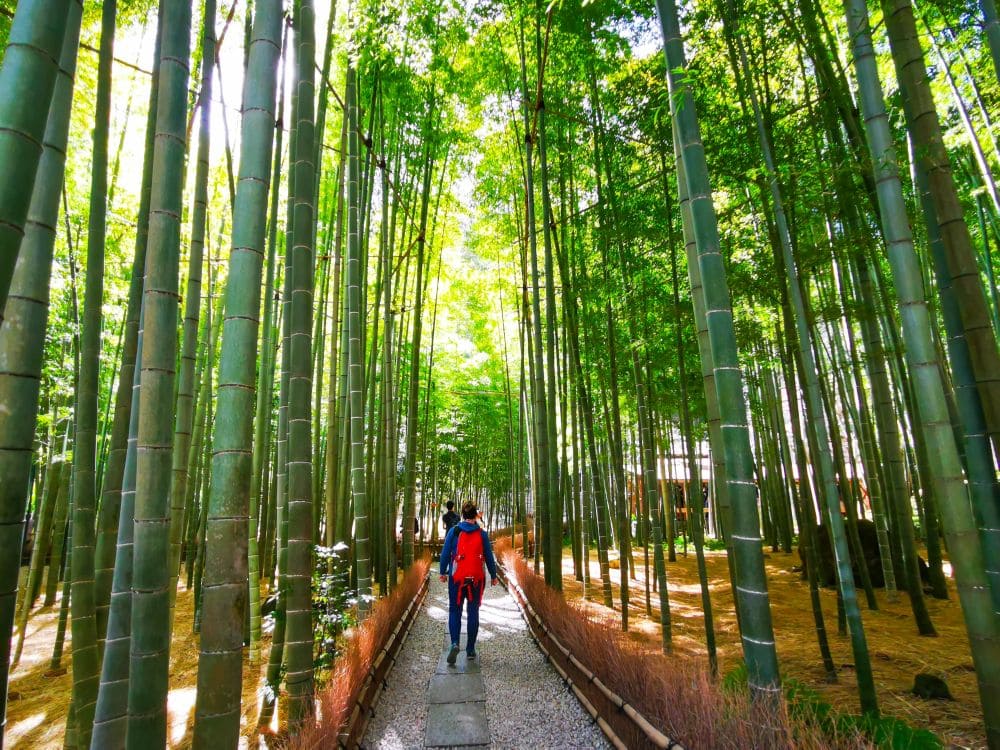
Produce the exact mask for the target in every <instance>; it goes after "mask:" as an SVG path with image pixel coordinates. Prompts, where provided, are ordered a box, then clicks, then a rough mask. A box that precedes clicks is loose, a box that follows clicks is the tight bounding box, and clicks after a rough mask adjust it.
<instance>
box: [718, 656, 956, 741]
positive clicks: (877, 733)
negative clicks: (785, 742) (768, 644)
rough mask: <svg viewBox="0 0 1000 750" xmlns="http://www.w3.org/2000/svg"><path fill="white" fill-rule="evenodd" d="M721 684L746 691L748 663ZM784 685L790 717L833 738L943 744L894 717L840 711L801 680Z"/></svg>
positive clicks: (723, 679) (727, 675) (730, 673)
mask: <svg viewBox="0 0 1000 750" xmlns="http://www.w3.org/2000/svg"><path fill="white" fill-rule="evenodd" d="M722 687H723V689H725V690H727V691H730V692H745V691H746V688H747V668H746V665H745V664H743V663H741V664H740V665H739V666H737V667H735V668H733V669H732V670H730V671H729V672H728V673H727V674H726V675H725V677H723V678H722ZM782 687H783V688H784V691H785V701H786V704H787V706H788V713H789V715H790V716H791V718H792V719H794V720H798V721H802V722H805V723H808V724H813V725H818V726H819V727H820V728H821V729H822V730H823V732H824V733H825V734H826V735H828V736H830V737H850V736H852V735H854V734H860V735H862V736H864V737H865V738H866V739H867V740H869V741H871V742H872V743H874V745H875V746H876V747H879V748H884V749H885V750H938V748H942V747H944V745H943V743H942V742H941V740H940V738H938V737H937V735H935V734H934V733H933V732H930V731H928V730H926V729H915V728H914V727H912V726H910V725H909V724H907V723H906V722H905V721H903V720H902V719H898V718H896V717H894V716H871V715H862V716H859V715H856V714H842V713H839V712H837V711H835V710H834V709H833V707H832V706H831V705H830V704H829V703H828V702H827V701H826V700H824V698H823V696H821V695H820V694H819V693H818V692H817V691H815V690H813V689H812V688H810V687H808V686H806V685H804V684H802V683H801V682H799V681H798V680H795V679H789V678H785V680H784V681H783V682H782Z"/></svg>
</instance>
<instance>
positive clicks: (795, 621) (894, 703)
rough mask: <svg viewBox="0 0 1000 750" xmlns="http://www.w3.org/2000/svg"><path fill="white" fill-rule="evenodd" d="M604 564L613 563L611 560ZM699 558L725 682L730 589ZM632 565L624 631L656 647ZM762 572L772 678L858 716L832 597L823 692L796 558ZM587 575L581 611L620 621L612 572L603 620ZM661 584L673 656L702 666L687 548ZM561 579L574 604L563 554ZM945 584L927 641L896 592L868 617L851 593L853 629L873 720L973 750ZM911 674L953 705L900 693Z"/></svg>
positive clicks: (731, 623)
mask: <svg viewBox="0 0 1000 750" xmlns="http://www.w3.org/2000/svg"><path fill="white" fill-rule="evenodd" d="M612 556H613V557H614V553H612ZM706 558H707V559H706V564H707V568H708V575H709V580H710V586H709V589H710V592H711V597H712V608H713V613H714V619H715V632H716V642H717V648H718V656H719V662H720V664H719V671H720V674H725V673H726V672H727V671H729V670H730V669H732V668H733V667H734V666H736V664H737V663H738V661H739V660H740V659H741V658H742V653H741V650H740V643H739V638H738V634H737V629H736V617H735V612H734V609H733V597H732V590H731V588H730V586H729V575H728V569H727V565H726V558H725V555H724V553H722V552H706ZM635 561H636V567H637V570H636V573H637V580H633V581H632V582H631V584H630V596H629V600H630V606H629V619H630V627H629V632H630V634H631V635H632V637H633V638H634V639H636V640H638V641H641V642H644V643H647V644H648V645H650V646H651V647H653V648H659V644H660V624H659V606H658V605H659V594H658V593H656V592H651V594H650V605H651V606H650V614H647V611H646V594H645V577H644V571H643V555H642V551H641V550H640V549H637V550H636V552H635ZM765 563H766V565H767V573H768V590H769V593H770V598H771V611H772V613H773V619H774V628H775V640H776V643H777V649H778V659H779V663H780V666H781V670H782V676H783V677H793V678H795V679H797V680H799V681H800V682H803V683H805V684H807V685H809V686H811V687H812V688H814V689H816V690H817V691H819V692H820V693H821V694H822V695H823V696H824V697H825V698H826V700H828V701H829V702H830V703H831V704H832V705H833V706H835V707H836V708H837V709H839V710H841V711H844V712H848V713H858V712H859V704H858V698H857V689H856V686H857V682H856V679H855V672H854V658H853V656H852V654H851V646H850V641H849V639H848V638H847V636H846V635H838V634H837V597H836V593H835V592H834V590H833V589H824V590H822V592H821V597H822V601H823V613H824V615H825V619H826V628H827V633H828V634H829V640H830V649H831V651H832V653H833V658H834V662H835V663H836V665H837V669H838V681H837V683H836V684H829V683H827V682H826V680H825V674H824V670H823V666H822V662H821V660H820V656H819V647H818V646H817V645H816V637H815V632H816V631H815V624H814V620H813V615H812V608H811V606H810V603H809V586H808V583H807V582H806V581H804V580H803V579H802V578H801V576H800V574H799V573H798V572H795V571H793V570H792V568H793V566H797V565H799V557H798V554H797V553H792V554H786V553H782V552H777V553H773V552H766V554H765ZM612 565H613V568H617V565H618V561H617V560H616V559H613V560H612ZM652 565H653V563H652V552H650V561H649V566H650V578H651V579H653V578H655V576H654V575H653V574H652ZM590 569H591V574H592V576H593V580H594V583H593V584H591V585H590V586H589V587H588V589H587V599H588V603H587V605H586V606H587V609H588V611H589V612H590V613H591V614H592V615H593V616H594V617H595V618H610V619H611V620H613V621H615V622H620V618H621V614H620V609H619V607H620V604H619V602H620V599H619V583H620V580H621V578H620V575H619V571H618V570H617V569H612V570H611V578H612V582H613V589H614V601H615V611H614V612H609V611H608V610H607V608H605V607H604V606H603V604H602V603H601V602H602V592H601V589H600V577H599V575H600V571H599V568H598V565H597V556H596V553H594V552H593V551H592V553H591V564H590ZM667 577H668V590H669V594H670V612H671V623H672V625H671V628H672V632H673V643H674V648H675V650H677V651H682V652H687V653H691V654H700V655H703V656H705V658H706V659H707V651H706V650H705V646H704V643H705V625H704V618H703V617H702V610H701V587H700V586H699V583H698V569H697V566H696V560H695V555H694V549H693V548H692V549H691V550H690V552H689V554H688V556H687V557H686V558H685V557H683V556H682V554H681V551H680V549H678V553H677V562H676V563H668V565H667ZM563 580H564V589H565V593H566V595H567V597H570V598H575V599H576V600H578V601H579V600H581V599H582V596H583V584H582V583H580V582H579V581H577V580H575V579H574V576H573V560H572V557H571V556H570V553H569V550H566V551H565V556H564V558H563ZM949 583H950V584H951V590H950V592H949V593H950V594H951V598H950V599H949V600H948V601H942V600H937V599H933V598H930V597H928V598H927V606H928V609H929V610H930V615H931V618H932V620H933V622H934V626H935V627H936V628H937V631H938V636H937V637H936V638H931V637H921V636H919V635H918V634H917V630H916V627H915V626H914V625H913V618H912V615H911V613H910V605H909V599H908V598H907V597H906V595H905V594H903V593H900V594H899V595H898V596H897V600H896V601H895V602H889V601H888V599H887V596H886V593H885V591H884V590H882V589H877V590H876V597H877V599H878V605H879V610H878V611H871V610H868V609H867V608H866V607H865V604H864V596H863V593H862V594H860V598H861V600H862V604H861V606H862V620H863V622H864V626H865V633H866V635H867V639H868V649H869V652H870V654H871V656H872V669H873V670H874V673H875V684H876V687H877V689H878V697H879V702H880V708H881V711H882V713H883V714H885V715H891V716H896V717H899V718H901V719H904V720H905V721H907V722H908V723H910V724H911V725H913V726H917V727H921V728H926V729H930V730H931V731H933V732H935V733H937V734H938V735H939V736H940V737H941V738H942V740H943V741H944V742H945V744H946V745H948V746H949V747H954V748H981V747H985V746H986V736H985V733H984V730H983V724H982V712H981V709H980V704H979V696H978V692H977V686H976V675H975V672H974V671H973V666H972V657H971V655H970V653H969V641H968V637H967V635H966V632H965V625H964V623H963V620H962V610H961V607H960V606H959V604H958V599H957V595H956V593H955V589H954V582H953V581H949ZM651 585H652V580H651ZM918 672H930V673H932V674H935V675H938V676H940V677H943V678H944V679H945V680H946V681H947V683H948V687H949V688H950V689H951V693H952V695H953V696H954V697H955V700H954V701H941V700H923V699H920V698H917V697H916V696H914V695H913V694H912V693H911V692H910V689H911V688H912V686H913V677H914V675H916V674H917V673H918Z"/></svg>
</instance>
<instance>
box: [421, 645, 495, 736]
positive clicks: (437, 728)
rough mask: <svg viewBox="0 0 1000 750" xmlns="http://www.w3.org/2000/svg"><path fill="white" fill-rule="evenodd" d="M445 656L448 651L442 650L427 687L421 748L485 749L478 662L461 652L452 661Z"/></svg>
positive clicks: (487, 731) (486, 729)
mask: <svg viewBox="0 0 1000 750" xmlns="http://www.w3.org/2000/svg"><path fill="white" fill-rule="evenodd" d="M447 658H448V654H447V651H442V653H441V658H440V659H438V664H437V669H436V670H435V673H434V675H433V676H432V677H431V679H430V684H429V685H428V687H427V703H428V706H427V730H426V733H425V735H424V747H428V748H453V749H455V750H458V749H459V748H468V749H469V750H472V749H473V748H488V747H489V746H490V728H489V724H488V722H487V720H486V686H485V684H484V683H483V675H482V671H481V670H480V667H479V661H478V660H475V659H474V660H472V661H470V660H469V659H467V658H466V656H465V653H464V652H462V653H460V654H459V658H458V661H457V662H456V663H455V664H448V661H447Z"/></svg>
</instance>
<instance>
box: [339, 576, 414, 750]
mask: <svg viewBox="0 0 1000 750" xmlns="http://www.w3.org/2000/svg"><path fill="white" fill-rule="evenodd" d="M429 581H430V573H429V572H428V575H426V576H424V580H423V581H422V582H421V583H420V588H419V589H417V593H416V595H415V596H414V597H413V599H411V600H410V603H409V605H408V606H407V608H406V610H405V611H404V612H403V616H402V617H401V618H399V622H397V623H396V627H395V628H393V631H392V634H391V635H390V636H389V638H388V640H387V641H386V642H385V644H384V645H383V646H382V649H381V651H379V653H378V656H376V657H375V661H374V662H372V666H371V669H369V670H368V675H367V676H366V677H365V681H364V683H363V684H362V685H361V690H359V691H358V697H357V699H356V700H355V702H354V710H353V711H352V712H351V718H349V719H348V720H347V725H346V726H345V727H344V728H343V730H341V732H340V735H339V736H338V738H337V744H338V745H339V746H340V747H342V748H360V747H361V740H362V739H363V738H364V736H365V730H366V729H367V728H368V722H369V720H370V719H371V717H372V716H374V715H375V712H374V708H375V704H376V703H378V700H379V697H380V696H381V695H382V690H383V688H384V687H385V679H386V676H387V675H388V674H389V671H390V670H391V669H392V667H393V665H394V664H395V663H396V657H397V656H399V651H400V649H401V648H402V647H403V643H405V642H406V637H407V636H408V635H409V634H410V628H411V627H412V626H413V622H414V620H415V619H416V615H417V612H419V611H420V607H421V606H422V605H423V602H424V597H425V596H426V595H427V589H428V586H429Z"/></svg>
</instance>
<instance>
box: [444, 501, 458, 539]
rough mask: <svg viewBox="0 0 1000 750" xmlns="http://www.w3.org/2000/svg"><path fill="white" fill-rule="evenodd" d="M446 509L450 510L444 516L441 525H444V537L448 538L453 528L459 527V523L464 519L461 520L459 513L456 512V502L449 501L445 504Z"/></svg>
mask: <svg viewBox="0 0 1000 750" xmlns="http://www.w3.org/2000/svg"><path fill="white" fill-rule="evenodd" d="M444 507H445V508H447V509H448V510H447V512H446V513H445V514H444V515H443V516H441V523H443V524H444V535H445V536H446V537H447V536H448V532H449V531H451V528H452V526H457V525H458V522H459V521H461V520H462V519H461V518H459V516H458V513H456V512H455V503H454V501H452V500H449V501H448V502H446V503H445V504H444Z"/></svg>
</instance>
